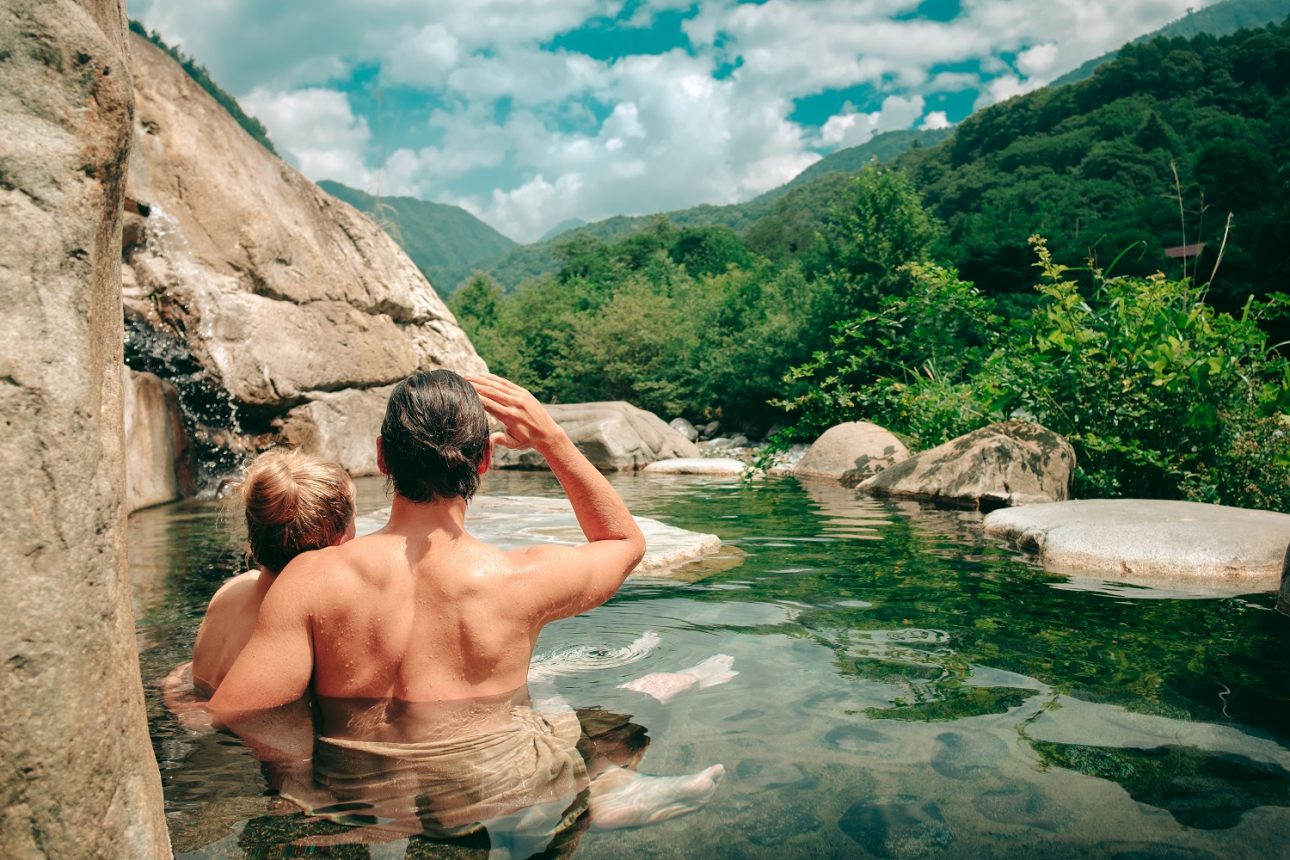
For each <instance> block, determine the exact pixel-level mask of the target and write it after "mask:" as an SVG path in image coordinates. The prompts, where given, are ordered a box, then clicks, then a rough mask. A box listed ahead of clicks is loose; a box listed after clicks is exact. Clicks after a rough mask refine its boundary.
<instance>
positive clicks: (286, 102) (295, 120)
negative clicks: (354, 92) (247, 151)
mask: <svg viewBox="0 0 1290 860" xmlns="http://www.w3.org/2000/svg"><path fill="white" fill-rule="evenodd" d="M242 104H243V105H244V106H245V108H246V109H247V110H248V111H250V112H251V113H252V114H253V115H255V116H257V117H259V118H260V120H261V121H263V122H264V123H265V125H266V126H268V128H269V130H270V133H271V135H272V137H273V139H274V141H275V142H276V143H277V145H278V147H279V149H280V151H281V152H283V153H284V154H285V155H286V157H287V160H289V161H291V162H292V163H293V164H295V165H296V167H297V168H299V169H300V172H301V173H303V174H305V175H306V176H308V177H310V178H311V179H337V180H339V181H341V182H344V183H346V184H348V185H356V186H358V187H360V188H362V187H364V186H366V185H367V183H368V181H369V179H370V178H371V175H370V173H369V172H368V170H367V168H366V167H364V164H365V162H366V150H367V146H368V143H369V142H370V140H371V136H372V135H371V131H370V129H368V127H367V121H366V120H365V119H363V118H362V117H355V116H354V114H353V112H352V111H351V110H350V106H349V100H348V99H347V98H345V95H344V93H338V92H336V91H335V90H326V89H303V90H294V91H292V92H285V93H284V92H271V91H269V90H265V89H255V90H252V91H251V92H249V93H247V94H246V95H245V96H243V97H242Z"/></svg>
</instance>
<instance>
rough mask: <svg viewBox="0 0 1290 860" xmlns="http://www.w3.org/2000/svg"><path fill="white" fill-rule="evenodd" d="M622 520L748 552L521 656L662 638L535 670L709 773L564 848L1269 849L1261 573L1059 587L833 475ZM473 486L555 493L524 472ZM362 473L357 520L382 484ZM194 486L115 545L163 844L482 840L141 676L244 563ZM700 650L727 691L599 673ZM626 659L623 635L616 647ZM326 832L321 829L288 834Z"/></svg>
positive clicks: (1278, 788)
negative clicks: (661, 817)
mask: <svg viewBox="0 0 1290 860" xmlns="http://www.w3.org/2000/svg"><path fill="white" fill-rule="evenodd" d="M613 480H614V483H615V486H616V487H617V488H618V490H619V492H620V493H622V495H623V497H624V498H625V499H626V500H627V502H628V504H629V506H630V507H631V509H632V511H633V512H634V513H637V514H640V515H644V516H649V517H653V518H655V519H658V520H661V521H663V522H665V523H668V524H671V525H676V526H680V527H682V528H686V529H691V530H695V531H700V532H712V533H715V534H717V535H719V536H720V537H721V538H722V539H723V540H724V541H725V542H726V543H727V544H730V545H733V546H736V547H738V548H739V549H740V550H742V551H743V552H744V553H745V554H746V555H745V557H744V560H743V562H742V564H739V565H738V566H736V567H734V568H731V569H728V570H725V571H721V572H718V573H712V574H710V575H708V576H706V577H705V578H702V579H699V580H697V581H694V582H684V581H674V582H671V581H670V582H660V581H656V580H652V581H643V582H630V581H629V582H628V584H627V585H626V586H625V587H624V588H623V589H622V591H621V592H620V593H619V594H618V596H617V597H615V598H614V599H613V600H612V601H610V603H608V604H607V605H605V606H603V607H601V608H599V609H597V610H595V611H593V612H591V613H589V614H587V615H584V616H580V617H577V618H571V619H568V620H565V621H562V622H558V623H556V624H553V625H551V626H550V627H549V628H547V630H546V632H545V633H544V634H543V636H542V639H541V641H540V642H539V645H538V654H539V655H552V654H561V653H567V652H570V651H583V652H587V651H590V652H592V653H593V654H594V653H599V652H600V651H602V650H605V651H609V650H613V649H620V648H622V649H626V648H629V646H631V645H632V644H633V643H635V642H637V641H639V640H640V637H641V636H642V635H643V634H644V633H646V632H647V631H653V633H655V634H656V636H657V645H656V646H654V647H652V649H650V650H649V651H648V653H646V654H645V655H644V656H643V657H640V659H636V660H635V661H634V662H631V663H630V664H629V665H623V666H609V667H607V668H599V669H595V670H594V671H589V672H581V673H576V674H571V675H567V676H559V675H557V676H556V677H554V678H553V680H552V681H551V683H553V684H554V685H555V686H556V688H558V691H559V692H560V694H561V695H562V696H563V697H564V699H565V700H566V701H567V702H568V703H569V704H570V705H572V706H574V707H576V708H591V707H601V708H604V709H606V710H607V711H610V712H614V713H618V714H623V715H630V716H631V719H632V721H633V722H635V723H637V724H639V725H641V726H644V727H645V728H647V729H648V732H649V737H650V739H651V744H650V746H649V749H648V752H647V754H646V756H645V758H644V761H643V762H642V763H641V765H640V768H639V770H640V772H642V773H646V774H651V775H662V776H669V775H675V774H686V773H692V772H694V771H697V770H700V769H702V768H704V767H706V766H708V765H710V764H714V763H720V764H722V765H724V766H725V769H726V776H725V780H724V782H723V783H722V784H721V786H720V787H719V789H718V791H717V793H716V795H715V797H714V798H713V799H712V801H711V802H710V803H709V804H708V805H707V806H706V807H705V808H703V809H702V810H700V811H698V812H696V813H693V814H691V815H688V816H685V817H681V818H677V819H674V820H671V821H666V822H663V823H660V824H655V825H651V826H647V827H640V828H635V829H629V830H617V831H608V832H598V831H595V830H592V831H590V832H587V833H585V834H582V836H581V838H580V839H578V840H576V841H574V842H573V844H572V845H570V846H568V847H567V848H566V849H565V851H566V853H572V854H576V855H577V856H578V857H586V858H598V857H623V858H629V857H630V858H639V857H705V858H706V857H776V858H779V857H810V858H816V857H867V856H874V857H896V858H905V857H965V858H966V857H971V858H977V857H1114V858H1131V857H1133V858H1146V857H1152V858H1202V857H1205V858H1209V857H1224V858H1226V857H1258V858H1271V857H1283V856H1290V709H1288V706H1290V619H1287V618H1284V617H1282V616H1280V615H1278V614H1277V613H1276V612H1275V611H1274V610H1273V605H1274V602H1275V595H1271V594H1259V595H1252V596H1248V597H1244V598H1237V599H1221V600H1219V599H1208V600H1186V599H1171V598H1168V597H1162V596H1160V595H1159V594H1156V593H1153V592H1150V591H1145V590H1142V589H1135V588H1125V587H1114V586H1106V587H1103V588H1101V589H1099V590H1093V591H1089V590H1077V589H1076V588H1074V587H1072V584H1071V583H1069V582H1068V581H1067V580H1066V579H1065V578H1064V577H1059V576H1053V575H1050V574H1046V573H1044V572H1043V571H1041V570H1039V569H1037V568H1035V567H1034V566H1031V565H1029V564H1027V563H1025V562H1024V561H1021V560H1019V559H1017V558H1016V557H1015V556H1014V555H1013V554H1012V553H1010V552H1008V551H1006V550H1004V549H1002V548H999V547H997V546H994V545H993V544H991V543H989V542H987V541H985V540H983V539H982V538H981V537H980V535H979V530H978V528H977V525H976V520H977V516H976V515H975V514H965V513H948V512H938V511H925V510H920V509H919V508H918V507H917V506H916V505H898V504H890V503H882V502H876V501H871V500H857V499H856V498H855V497H854V495H853V494H852V493H851V492H850V491H847V490H844V489H842V488H840V487H837V486H836V485H831V484H828V483H821V484H814V483H812V484H809V485H807V484H801V483H799V482H797V481H795V480H793V479H790V478H783V479H772V480H769V481H766V482H762V483H757V484H754V485H752V486H743V485H740V484H739V483H737V482H735V481H723V480H720V479H712V478H698V477H681V476H675V477H673V476H658V477H650V476H638V475H623V476H617V477H615V478H613ZM484 492H486V493H494V494H499V495H536V496H552V495H557V494H558V493H559V488H558V486H557V485H556V483H555V482H554V480H553V479H552V478H551V477H550V476H549V475H547V474H544V473H522V474H521V473H502V474H497V473H494V474H492V475H490V476H489V479H488V481H487V482H486V485H485V490H484ZM387 503H388V502H387V500H386V498H385V496H384V494H383V493H382V487H381V484H380V482H379V481H375V480H366V481H361V482H360V501H359V510H360V513H363V512H367V511H371V510H374V509H376V508H379V507H382V506H384V505H385V504H387ZM239 545H240V538H239V537H238V536H237V534H236V529H235V528H230V527H229V525H228V519H227V516H226V515H224V514H222V513H221V510H220V507H219V505H218V504H217V503H214V502H201V501H191V502H184V503H180V504H175V505H170V506H166V507H162V508H155V509H151V510H147V511H142V512H139V513H137V514H135V515H134V516H133V517H132V518H131V520H130V532H129V552H130V564H131V568H132V573H133V577H134V586H135V596H136V613H137V618H138V619H139V629H138V635H139V643H140V651H141V661H142V667H143V675H144V681H145V685H146V687H147V690H148V709H149V710H148V712H149V720H150V724H151V732H152V738H153V743H154V747H155V750H156V753H157V759H158V761H159V763H160V765H161V773H162V780H163V785H164V788H165V796H166V808H167V813H168V816H169V824H170V828H171V835H172V838H173V840H174V845H175V848H176V850H177V852H178V853H179V855H180V856H181V857H242V856H246V857H291V856H303V855H305V854H310V855H311V856H316V855H317V854H318V853H323V854H324V856H337V857H388V856H395V857H403V856H408V857H423V856H427V857H428V856H451V857H480V858H483V857H486V856H488V853H489V843H488V840H487V839H486V838H479V837H476V838H473V839H467V840H463V841H460V842H457V843H443V842H436V841H432V840H429V839H422V838H419V837H416V838H413V839H412V840H410V841H408V842H404V841H399V842H397V843H390V844H383V845H370V846H369V845H365V844H363V840H362V838H361V831H350V830H346V829H345V828H343V827H341V826H339V825H334V824H331V823H329V822H319V821H313V820H310V819H307V818H306V817H305V816H303V815H302V814H300V813H299V812H296V811H294V810H293V807H291V806H290V805H289V804H288V803H287V801H285V800H282V799H280V798H278V797H276V796H274V794H273V792H270V791H269V790H268V788H267V784H266V782H265V780H264V777H263V776H262V775H261V772H260V768H259V765H258V763H257V762H256V761H255V760H254V759H253V758H252V757H251V756H250V755H249V753H248V752H247V751H246V749H245V748H244V747H243V746H242V745H241V744H240V743H239V742H238V741H237V740H236V739H235V738H233V737H231V736H228V735H224V734H215V735H209V734H208V735H199V734H192V733H189V732H187V731H186V730H184V729H183V728H182V727H181V726H180V725H179V724H178V723H177V722H176V721H175V719H174V718H173V717H171V716H170V715H169V714H168V713H166V711H165V709H164V708H163V707H162V704H161V700H160V694H159V692H158V689H157V682H158V681H159V680H160V679H161V678H162V677H163V676H164V675H165V674H166V673H167V672H168V671H169V670H170V668H171V667H172V666H174V665H175V664H177V663H179V662H181V661H183V660H186V659H188V656H189V655H190V653H191V648H192V642H193V637H194V636H195V634H196V631H197V625H198V623H199V621H200V617H201V613H202V611H203V609H204V608H205V605H206V602H207V600H209V598H210V595H211V594H212V593H213V592H214V590H215V589H216V587H217V586H218V585H219V583H220V582H221V581H222V580H223V579H224V578H225V577H227V576H229V575H231V574H232V573H234V572H236V571H237V570H239V569H240V568H239V565H240V563H241V559H240V551H239ZM714 654H728V655H730V656H732V657H733V658H734V668H735V670H737V671H738V672H739V674H738V676H737V677H735V678H734V679H733V680H732V681H730V682H729V683H726V684H723V685H721V686H714V687H711V688H708V689H701V690H692V691H688V692H686V693H685V694H683V695H681V696H679V697H678V698H676V699H675V700H674V701H672V702H670V703H669V704H667V705H666V706H664V705H661V704H659V703H657V702H655V701H654V700H653V699H650V698H649V697H647V696H644V695H642V694H640V693H637V692H633V691H630V690H624V689H619V687H618V685H619V684H621V683H623V682H624V681H627V680H630V679H633V678H638V677H640V676H641V675H644V674H646V673H649V672H667V671H676V670H678V669H683V668H686V667H688V666H692V665H694V664H695V663H697V662H699V661H701V660H703V659H705V658H707V657H710V656H712V655H714ZM633 656H636V655H633ZM311 841H312V842H328V843H331V847H330V848H316V847H301V846H302V845H304V844H307V843H309V842H311Z"/></svg>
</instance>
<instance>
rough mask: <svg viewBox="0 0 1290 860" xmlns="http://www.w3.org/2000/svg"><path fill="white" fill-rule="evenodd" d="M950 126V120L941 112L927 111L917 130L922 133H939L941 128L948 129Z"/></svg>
mask: <svg viewBox="0 0 1290 860" xmlns="http://www.w3.org/2000/svg"><path fill="white" fill-rule="evenodd" d="M950 125H951V123H950V118H949V116H948V115H946V113H945V111H943V110H934V111H929V112H928V114H927V116H925V117H923V121H922V123H920V124H919V126H918V127H919V128H921V129H923V130H924V131H939V130H940V129H943V128H949V127H950Z"/></svg>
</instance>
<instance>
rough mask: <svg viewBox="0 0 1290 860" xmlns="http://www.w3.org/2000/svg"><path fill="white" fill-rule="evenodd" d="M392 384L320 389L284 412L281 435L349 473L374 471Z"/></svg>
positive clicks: (355, 474) (357, 475) (287, 441)
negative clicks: (312, 396)
mask: <svg viewBox="0 0 1290 860" xmlns="http://www.w3.org/2000/svg"><path fill="white" fill-rule="evenodd" d="M392 389H393V386H389V385H387V386H385V387H382V388H370V389H367V390H363V391H360V390H353V389H351V390H347V391H337V392H335V393H319V394H317V395H315V396H314V399H313V400H311V401H309V402H308V403H305V404H302V405H300V406H297V407H296V408H295V409H292V410H291V411H290V412H288V413H287V415H286V418H285V419H284V420H283V422H282V438H283V440H284V441H285V442H286V443H287V444H289V445H298V446H300V447H301V448H304V449H305V450H306V451H310V452H312V453H315V454H317V455H318V456H320V457H326V458H327V459H328V460H334V461H335V462H337V463H340V464H341V466H343V467H344V468H345V470H346V471H348V472H349V473H350V474H351V475H354V476H355V477H359V476H362V475H376V474H378V470H377V468H376V437H377V436H379V435H380V434H381V420H382V418H384V416H385V402H386V401H387V400H388V399H389V397H390V391H391V390H392Z"/></svg>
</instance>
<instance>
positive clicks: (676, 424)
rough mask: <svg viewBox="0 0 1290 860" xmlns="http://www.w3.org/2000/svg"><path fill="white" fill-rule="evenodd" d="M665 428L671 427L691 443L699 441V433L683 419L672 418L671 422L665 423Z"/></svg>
mask: <svg viewBox="0 0 1290 860" xmlns="http://www.w3.org/2000/svg"><path fill="white" fill-rule="evenodd" d="M667 426H669V427H671V428H672V429H673V430H675V431H676V432H677V433H680V434H681V435H682V436H684V437H685V438H686V439H689V440H690V441H691V442H698V441H699V431H698V430H697V429H695V427H694V425H693V424H691V423H690V422H689V421H686V420H685V419H684V418H673V419H672V420H671V421H669V422H667Z"/></svg>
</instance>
